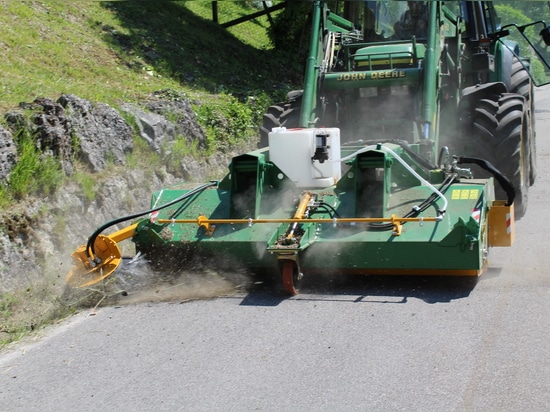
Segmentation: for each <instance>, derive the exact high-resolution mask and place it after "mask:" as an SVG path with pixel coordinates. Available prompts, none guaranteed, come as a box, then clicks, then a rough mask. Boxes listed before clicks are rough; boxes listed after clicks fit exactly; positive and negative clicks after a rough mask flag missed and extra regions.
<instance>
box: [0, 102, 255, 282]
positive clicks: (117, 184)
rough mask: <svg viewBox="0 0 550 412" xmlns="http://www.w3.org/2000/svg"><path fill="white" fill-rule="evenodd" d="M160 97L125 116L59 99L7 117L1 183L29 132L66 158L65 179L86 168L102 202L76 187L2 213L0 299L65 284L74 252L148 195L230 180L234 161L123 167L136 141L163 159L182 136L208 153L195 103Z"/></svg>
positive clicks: (223, 157) (1, 133) (142, 205)
mask: <svg viewBox="0 0 550 412" xmlns="http://www.w3.org/2000/svg"><path fill="white" fill-rule="evenodd" d="M162 95H163V94H162V92H159V93H156V94H154V95H152V96H151V98H150V99H148V100H147V101H144V102H141V103H140V104H124V105H122V106H121V111H120V112H119V111H117V110H115V109H114V108H112V107H110V106H108V105H106V104H101V103H92V102H89V101H87V100H84V99H81V98H79V97H77V96H74V95H62V96H60V97H59V98H58V99H57V100H56V101H54V100H51V99H48V98H41V99H36V100H35V101H34V102H31V103H23V104H21V105H20V107H19V108H18V109H17V110H13V111H10V112H8V113H6V114H5V115H4V119H5V122H4V123H5V124H6V125H7V126H6V127H3V126H1V125H0V182H1V184H7V182H9V178H10V172H11V171H12V170H13V168H14V167H15V165H16V164H17V162H18V156H19V154H18V153H17V150H16V145H15V142H14V139H15V138H17V136H18V133H20V132H21V131H22V130H27V131H30V132H31V134H32V136H33V139H34V141H35V142H36V145H37V147H38V148H39V149H40V151H41V153H42V155H43V156H54V157H56V158H57V159H59V160H60V162H61V165H62V168H63V172H64V174H65V175H67V176H71V175H72V174H73V173H75V169H76V166H77V165H76V163H78V166H79V167H80V168H82V167H84V168H85V169H87V172H88V173H89V174H90V176H92V177H93V179H94V193H95V198H94V199H90V198H89V195H88V196H87V195H86V193H85V192H84V190H83V188H82V187H81V186H80V185H79V184H77V183H69V184H65V185H63V187H61V189H60V190H58V191H57V192H56V193H55V194H54V195H51V196H44V197H28V198H25V199H23V200H21V201H20V202H18V203H17V205H16V206H14V207H13V208H10V209H9V210H2V211H0V293H2V292H10V291H13V290H16V289H18V288H25V287H28V286H29V285H32V284H34V283H36V282H40V281H42V280H44V278H45V277H48V278H49V280H50V281H53V282H54V283H56V282H57V283H58V284H60V285H61V284H62V283H63V279H64V277H65V274H66V273H67V271H68V270H69V269H70V267H71V265H72V263H71V258H70V254H71V253H72V251H74V250H75V249H76V248H77V247H78V246H79V245H81V244H83V243H85V242H86V240H87V238H88V236H89V235H90V234H91V233H92V232H93V230H94V229H96V228H97V227H98V226H100V225H102V224H103V223H105V222H106V221H109V220H111V219H114V218H116V217H120V216H125V215H129V214H131V213H135V212H139V211H142V210H147V209H148V208H149V206H150V198H151V193H152V192H153V191H155V190H158V189H160V188H162V187H166V186H170V185H172V184H175V183H177V182H181V181H197V182H201V181H205V180H208V179H209V178H211V177H212V176H219V177H220V178H221V177H222V176H223V175H224V174H225V173H226V172H227V164H228V162H229V158H230V156H231V153H218V154H214V155H213V156H210V157H209V158H208V159H204V160H198V159H196V158H195V157H192V156H184V157H182V158H181V160H180V162H179V165H177V166H176V167H174V166H172V167H167V166H166V165H162V166H160V167H157V168H154V169H153V170H146V169H144V168H135V167H134V168H133V167H129V166H128V165H127V164H126V163H127V155H128V154H129V153H131V152H132V151H133V150H134V146H133V145H134V143H133V142H134V135H135V134H137V135H139V136H140V137H141V138H143V139H144V140H145V141H146V142H147V144H148V147H149V148H150V150H151V152H156V153H158V154H160V155H161V156H165V155H167V154H168V153H169V151H170V147H171V143H173V142H174V140H175V139H176V137H177V136H180V137H184V138H185V139H186V140H187V142H188V143H189V145H191V144H193V145H196V146H197V147H198V148H199V149H200V148H201V147H204V142H205V134H204V131H203V130H202V129H201V127H200V126H199V124H198V123H197V120H196V118H195V114H194V112H193V110H192V108H191V102H189V101H188V100H186V99H169V100H167V99H163V98H162ZM174 119H177V120H174ZM130 123H131V124H130ZM243 149H245V148H240V150H243ZM236 150H239V149H236ZM66 180H68V179H66ZM73 180H74V179H73Z"/></svg>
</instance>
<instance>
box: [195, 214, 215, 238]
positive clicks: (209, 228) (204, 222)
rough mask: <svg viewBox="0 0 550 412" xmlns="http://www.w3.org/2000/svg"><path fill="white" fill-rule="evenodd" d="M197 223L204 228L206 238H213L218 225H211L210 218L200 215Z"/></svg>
mask: <svg viewBox="0 0 550 412" xmlns="http://www.w3.org/2000/svg"><path fill="white" fill-rule="evenodd" d="M197 223H198V224H199V226H200V227H203V228H204V233H205V235H206V236H212V235H213V234H214V231H215V230H216V225H214V224H211V223H210V222H209V220H208V217H206V216H204V215H200V216H199V217H198V218H197Z"/></svg>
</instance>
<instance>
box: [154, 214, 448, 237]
mask: <svg viewBox="0 0 550 412" xmlns="http://www.w3.org/2000/svg"><path fill="white" fill-rule="evenodd" d="M439 221H441V217H397V216H396V215H392V216H391V217H341V218H333V219H326V218H324V219H315V218H307V219H300V218H281V219H252V218H251V219H209V218H207V217H206V216H204V215H201V216H199V217H197V218H196V219H159V220H158V221H157V222H158V223H159V224H164V223H166V224H168V223H171V224H176V223H177V224H197V225H199V226H201V227H204V228H205V230H206V234H207V235H208V236H211V235H212V233H213V232H214V230H213V228H214V227H215V225H223V224H233V225H249V226H252V225H254V224H258V223H332V224H333V225H337V224H338V223H391V224H392V225H393V227H394V234H395V235H396V236H399V235H400V234H401V226H402V224H403V223H406V222H419V223H423V222H439Z"/></svg>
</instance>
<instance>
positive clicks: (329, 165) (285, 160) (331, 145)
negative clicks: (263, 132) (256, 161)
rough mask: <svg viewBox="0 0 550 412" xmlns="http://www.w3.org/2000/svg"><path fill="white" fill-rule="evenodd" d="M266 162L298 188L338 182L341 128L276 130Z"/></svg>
mask: <svg viewBox="0 0 550 412" xmlns="http://www.w3.org/2000/svg"><path fill="white" fill-rule="evenodd" d="M268 138H269V160H270V161H271V162H273V163H274V164H275V165H276V166H277V167H278V168H279V169H281V171H282V172H283V173H284V174H285V175H286V176H287V177H288V178H289V179H291V180H292V181H293V182H294V183H296V186H297V187H300V188H324V187H329V186H332V185H334V184H336V182H337V181H338V180H340V177H341V174H342V171H341V165H340V162H338V161H336V162H335V161H334V160H338V159H340V129H338V128H335V127H333V128H311V129H287V128H286V127H275V128H273V130H272V131H271V132H270V133H269V135H268Z"/></svg>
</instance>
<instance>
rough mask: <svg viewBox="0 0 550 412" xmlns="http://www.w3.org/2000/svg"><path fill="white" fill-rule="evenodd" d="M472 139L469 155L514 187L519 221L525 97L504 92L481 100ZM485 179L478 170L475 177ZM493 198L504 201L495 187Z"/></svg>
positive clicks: (523, 198) (523, 206)
mask: <svg viewBox="0 0 550 412" xmlns="http://www.w3.org/2000/svg"><path fill="white" fill-rule="evenodd" d="M473 128H474V133H475V136H476V139H475V142H474V143H475V146H474V149H472V150H473V151H474V152H475V153H473V156H475V157H479V158H482V159H485V160H487V161H489V162H491V163H492V164H493V165H494V166H495V167H496V168H497V169H498V170H499V171H500V172H501V173H502V174H504V175H505V176H506V177H508V179H510V181H511V182H512V185H513V186H514V189H515V191H516V198H515V201H514V207H515V218H516V219H519V218H521V217H522V216H523V215H524V214H525V212H526V210H527V201H528V191H529V176H530V174H529V158H528V154H529V148H528V147H527V143H528V142H527V138H528V135H529V110H527V109H526V102H525V98H524V97H523V96H521V95H518V94H512V93H505V94H502V95H500V96H495V97H493V98H486V99H481V100H479V102H478V103H477V105H476V108H475V111H474V116H473ZM478 176H479V177H489V174H488V172H486V171H479V172H478V173H476V176H475V177H478ZM495 195H496V198H497V199H500V200H505V199H506V193H505V192H504V190H503V189H502V188H501V187H500V185H498V184H496V185H495Z"/></svg>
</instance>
